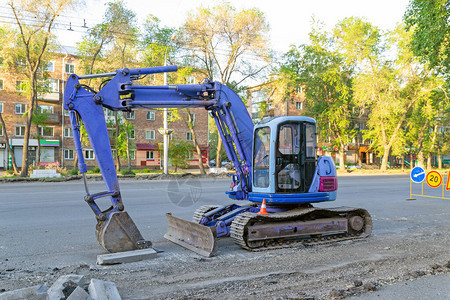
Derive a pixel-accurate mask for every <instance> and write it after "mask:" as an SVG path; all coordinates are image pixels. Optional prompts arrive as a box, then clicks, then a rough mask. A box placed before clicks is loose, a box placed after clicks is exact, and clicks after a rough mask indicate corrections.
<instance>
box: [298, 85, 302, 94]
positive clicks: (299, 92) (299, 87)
mask: <svg viewBox="0 0 450 300" xmlns="http://www.w3.org/2000/svg"><path fill="white" fill-rule="evenodd" d="M297 94H303V87H302V86H298V87H297Z"/></svg>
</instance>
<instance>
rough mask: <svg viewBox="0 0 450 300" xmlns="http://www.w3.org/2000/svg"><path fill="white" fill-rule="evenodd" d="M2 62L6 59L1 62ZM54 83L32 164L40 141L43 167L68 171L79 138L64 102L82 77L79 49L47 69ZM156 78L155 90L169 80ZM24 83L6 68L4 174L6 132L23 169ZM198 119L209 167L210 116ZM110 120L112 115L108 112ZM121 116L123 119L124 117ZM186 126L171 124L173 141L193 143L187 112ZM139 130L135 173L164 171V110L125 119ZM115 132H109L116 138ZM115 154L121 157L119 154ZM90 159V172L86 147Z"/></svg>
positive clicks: (0, 161)
mask: <svg viewBox="0 0 450 300" xmlns="http://www.w3.org/2000/svg"><path fill="white" fill-rule="evenodd" d="M1 61H2V60H1V59H0V62H1ZM46 71H47V72H48V75H49V78H48V79H47V84H48V86H49V88H50V92H49V93H47V94H44V95H40V96H39V101H38V109H39V110H41V111H43V112H44V111H45V112H46V115H47V120H46V121H45V123H44V124H42V125H40V126H35V125H34V124H33V125H32V129H31V134H30V141H29V158H30V159H31V161H36V151H37V146H38V140H37V139H36V137H40V146H41V147H40V148H41V151H40V154H41V157H40V161H41V162H40V165H41V166H45V165H49V164H51V165H59V166H63V167H69V168H70V167H73V166H74V162H75V161H76V153H75V147H74V142H73V134H72V129H71V126H70V118H69V114H68V112H67V111H64V109H63V107H62V104H63V97H64V85H65V82H66V80H67V78H68V76H69V75H70V74H72V73H77V74H80V73H81V70H80V68H79V58H78V57H77V55H76V49H74V48H72V47H61V49H60V51H58V53H54V54H53V58H52V59H51V60H50V62H49V63H48V65H47V66H46ZM158 76H159V74H157V75H155V84H160V82H159V81H161V82H162V80H163V75H162V74H160V77H161V78H159V77H158ZM23 80H24V78H23V77H20V76H17V75H16V74H9V73H7V72H6V70H5V68H4V67H3V66H2V65H1V63H0V112H1V113H2V116H3V118H4V120H5V123H6V128H1V127H0V169H7V168H8V166H9V164H10V163H9V162H10V159H11V158H10V157H9V155H8V151H7V149H6V141H5V138H6V137H5V134H4V133H5V131H6V132H7V133H8V137H9V142H10V145H11V147H12V148H13V151H14V155H15V158H16V164H17V166H18V167H21V166H22V154H23V142H24V132H25V123H26V121H25V118H23V116H24V114H25V113H26V111H27V109H28V107H27V106H28V100H27V98H26V97H25V95H24V91H23V90H22V86H23V85H22V82H23ZM185 80H186V83H194V82H196V79H195V77H192V76H190V77H188V78H186V79H185ZM190 111H191V114H192V117H193V119H195V132H196V137H197V142H198V143H199V145H200V148H201V150H202V161H203V163H204V164H205V165H207V163H208V160H209V151H208V150H209V148H208V115H207V111H206V110H205V109H203V108H196V109H191V110H190ZM105 114H106V117H107V118H108V115H109V116H110V114H111V112H110V111H108V110H105ZM120 114H121V113H120ZM179 115H180V116H181V117H182V118H181V120H174V121H173V122H170V123H169V128H170V129H172V133H171V136H170V141H172V142H176V141H192V134H191V132H190V130H189V128H188V126H187V124H186V121H185V120H186V111H184V110H180V111H179ZM123 118H125V119H127V120H128V121H129V122H130V123H131V124H133V125H134V126H135V129H134V132H133V133H132V135H131V145H132V146H131V148H132V151H131V155H130V156H131V160H132V166H133V167H134V168H154V169H158V168H160V167H162V161H163V159H162V152H163V151H162V148H163V144H162V143H163V136H162V134H160V133H159V129H160V128H162V126H163V112H162V110H136V111H131V112H127V113H125V114H123ZM113 130H114V129H113V128H110V129H108V131H110V132H111V133H112V131H113ZM194 150H195V149H194V146H193V147H192V153H191V155H190V157H189V159H188V162H189V165H190V166H191V167H195V166H197V165H198V159H197V155H196V154H195V153H194V152H195V151H194ZM113 151H115V150H114V149H113ZM83 154H84V158H85V161H86V163H87V165H88V167H94V166H95V165H96V161H95V154H94V151H93V149H92V147H91V146H89V144H88V145H86V147H85V149H84V153H83ZM121 165H127V162H126V160H121Z"/></svg>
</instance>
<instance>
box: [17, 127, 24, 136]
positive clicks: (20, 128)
mask: <svg viewBox="0 0 450 300" xmlns="http://www.w3.org/2000/svg"><path fill="white" fill-rule="evenodd" d="M24 135H25V126H16V136H24Z"/></svg>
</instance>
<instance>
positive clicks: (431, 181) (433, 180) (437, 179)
mask: <svg viewBox="0 0 450 300" xmlns="http://www.w3.org/2000/svg"><path fill="white" fill-rule="evenodd" d="M426 181H427V184H428V185H429V186H430V187H432V188H437V187H438V186H440V185H441V183H442V176H441V174H439V173H438V172H436V171H431V172H429V173H428V174H427V177H426Z"/></svg>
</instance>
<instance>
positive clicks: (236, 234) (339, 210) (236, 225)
mask: <svg viewBox="0 0 450 300" xmlns="http://www.w3.org/2000/svg"><path fill="white" fill-rule="evenodd" d="M311 213H319V214H320V215H322V216H323V215H327V216H329V217H331V218H332V217H337V216H341V215H348V214H350V213H353V214H358V215H360V216H362V217H363V218H364V223H365V224H364V227H363V229H362V230H360V231H359V232H357V233H341V234H334V235H324V236H318V237H311V238H307V239H284V240H283V239H280V238H275V239H272V240H265V241H264V243H263V245H262V246H255V247H252V246H250V245H248V244H247V242H246V235H247V232H248V231H247V230H248V229H249V228H250V227H251V226H250V223H251V222H253V221H254V220H256V221H260V222H261V221H262V222H269V223H271V222H278V221H289V220H292V221H298V220H301V219H304V218H306V217H307V216H308V215H309V214H311ZM371 232H372V218H371V216H370V214H369V213H368V212H367V210H365V209H362V208H353V207H336V208H329V209H324V208H316V207H310V208H297V209H292V210H289V211H286V212H280V213H274V214H270V215H268V216H264V215H258V214H256V213H249V212H245V213H242V214H240V215H238V216H237V217H236V218H235V219H234V220H233V222H232V223H231V232H230V236H231V238H233V240H234V242H235V243H236V244H238V245H240V246H241V247H242V248H244V249H247V250H250V251H264V250H269V249H279V248H289V247H297V246H308V245H318V244H328V243H334V242H338V241H345V240H352V239H359V238H363V237H367V236H369V235H370V233H371ZM299 238H301V236H299Z"/></svg>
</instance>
